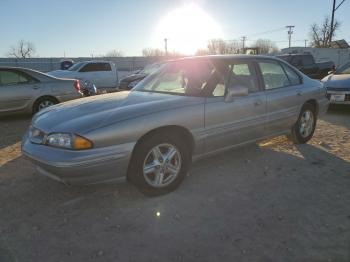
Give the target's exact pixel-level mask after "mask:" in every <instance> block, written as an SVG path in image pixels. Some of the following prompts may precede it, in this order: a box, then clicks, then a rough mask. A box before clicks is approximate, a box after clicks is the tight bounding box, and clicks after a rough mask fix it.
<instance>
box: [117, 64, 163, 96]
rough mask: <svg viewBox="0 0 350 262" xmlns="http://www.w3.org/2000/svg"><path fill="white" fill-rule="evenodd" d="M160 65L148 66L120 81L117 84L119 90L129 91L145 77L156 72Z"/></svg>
mask: <svg viewBox="0 0 350 262" xmlns="http://www.w3.org/2000/svg"><path fill="white" fill-rule="evenodd" d="M161 65H162V63H154V64H150V65H148V66H146V67H145V68H144V69H142V70H140V71H138V72H136V73H134V74H132V75H129V76H127V77H125V78H123V79H121V80H120V83H119V90H131V89H132V88H134V87H135V86H136V85H137V83H138V82H140V81H141V80H142V79H144V78H145V77H146V76H148V75H150V74H152V73H154V72H155V71H156V70H158V69H159V67H160V66H161Z"/></svg>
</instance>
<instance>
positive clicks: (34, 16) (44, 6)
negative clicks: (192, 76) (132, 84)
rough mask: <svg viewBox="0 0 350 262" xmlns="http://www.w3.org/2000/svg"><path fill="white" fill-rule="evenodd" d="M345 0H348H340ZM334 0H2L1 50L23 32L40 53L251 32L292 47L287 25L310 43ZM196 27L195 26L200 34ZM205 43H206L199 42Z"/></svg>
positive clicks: (137, 50)
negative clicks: (314, 28)
mask: <svg viewBox="0 0 350 262" xmlns="http://www.w3.org/2000/svg"><path fill="white" fill-rule="evenodd" d="M337 1H338V3H340V2H341V0H337ZM332 2H333V1H332V0H293V1H290V0H278V1H277V0H244V1H242V0H215V1H214V0H211V1H209V0H188V1H185V0H138V1H136V0H128V1H124V0H49V1H48V0H30V1H28V0H0V10H1V15H0V25H1V40H0V57H5V56H6V55H7V53H8V51H9V49H10V47H11V46H12V45H15V44H16V43H17V42H18V41H19V40H21V39H23V40H26V41H30V42H32V43H34V45H35V47H36V53H37V54H36V56H39V57H63V56H64V55H65V56H66V57H79V56H91V55H93V56H99V55H104V54H106V53H107V52H109V51H111V50H119V51H121V52H122V53H123V54H124V55H125V56H136V55H141V54H142V49H143V48H147V47H154V48H163V46H164V38H168V50H169V51H179V52H185V53H186V52H191V50H190V47H191V48H192V49H193V48H194V46H195V45H203V42H205V41H206V40H205V41H204V39H206V38H208V39H210V38H214V37H216V38H217V37H220V38H223V39H225V40H230V39H240V38H241V37H242V36H247V42H246V43H247V45H249V44H251V43H253V42H254V41H255V40H256V39H259V38H263V39H271V40H273V41H276V43H277V45H278V46H279V47H280V48H284V47H287V46H288V41H287V40H288V36H287V29H286V28H284V27H285V26H286V25H294V26H295V28H294V33H293V36H292V40H294V41H293V42H292V45H293V46H303V45H305V42H304V40H305V39H309V29H310V25H311V24H312V23H314V22H317V23H320V22H321V21H322V20H323V19H324V17H325V16H327V15H328V16H330V13H331V8H332ZM349 13H350V0H346V1H345V2H344V4H343V5H342V6H341V7H340V8H339V9H338V10H337V12H336V18H337V20H339V21H340V22H341V23H342V25H341V28H340V30H339V32H338V34H337V38H345V39H347V40H348V41H350V31H349V30H348V28H349V26H348V25H349V24H350V16H349V15H347V14H349ZM193 31H196V32H195V33H194V32H193ZM198 48H203V46H198Z"/></svg>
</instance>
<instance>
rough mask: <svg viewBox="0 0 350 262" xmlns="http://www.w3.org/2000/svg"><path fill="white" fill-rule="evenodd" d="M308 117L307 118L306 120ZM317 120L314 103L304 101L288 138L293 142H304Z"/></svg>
mask: <svg viewBox="0 0 350 262" xmlns="http://www.w3.org/2000/svg"><path fill="white" fill-rule="evenodd" d="M308 117H309V120H307V119H308ZM316 122H317V115H316V108H315V106H314V105H312V104H309V103H306V104H305V105H304V106H303V107H302V109H301V111H300V114H299V117H298V121H297V122H296V123H295V124H294V126H293V127H292V130H291V134H290V136H289V138H290V139H291V140H292V141H293V142H294V143H295V144H305V143H306V142H308V141H309V140H310V139H311V138H312V136H313V134H314V132H315V127H316Z"/></svg>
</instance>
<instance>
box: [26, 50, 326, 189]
mask: <svg viewBox="0 0 350 262" xmlns="http://www.w3.org/2000/svg"><path fill="white" fill-rule="evenodd" d="M328 104H329V101H328V99H327V98H326V91H325V88H324V87H323V84H322V83H321V82H320V81H316V80H312V79H310V78H309V77H307V76H305V75H303V74H302V73H300V72H299V71H298V70H296V69H295V68H293V67H291V66H290V65H288V64H287V63H285V62H283V61H281V60H279V59H276V58H271V57H263V56H207V57H192V58H185V59H180V60H175V61H170V62H169V63H167V64H166V65H165V66H163V67H162V68H160V69H159V70H158V71H156V72H154V73H153V74H151V75H149V76H148V77H146V78H145V79H144V80H143V81H141V82H140V83H139V84H138V85H137V86H136V87H135V88H134V89H133V90H132V91H125V92H120V93H114V94H108V95H102V96H95V97H89V98H84V99H82V100H80V101H79V102H76V101H71V102H67V103H63V104H60V105H56V106H53V107H50V108H48V109H46V110H43V111H42V112H39V113H38V114H37V115H36V116H35V117H34V119H33V121H32V124H31V127H30V128H29V130H28V132H27V133H26V134H25V136H24V138H23V143H22V150H23V153H24V154H25V155H26V156H27V157H28V158H29V159H30V160H32V161H33V163H34V164H35V165H37V168H38V171H39V172H40V173H41V174H44V175H46V176H49V177H51V178H53V179H55V180H58V181H61V182H64V183H66V184H85V185H86V184H95V183H101V182H113V181H118V180H121V179H124V178H127V179H128V180H129V181H131V182H132V183H134V184H135V185H136V186H137V187H138V188H139V189H140V190H141V191H142V192H144V193H145V194H150V195H158V194H163V193H166V192H169V191H171V190H174V189H175V188H177V187H178V186H179V185H180V183H181V182H182V180H183V179H184V178H185V176H186V174H187V172H188V169H189V167H190V164H191V162H192V160H197V159H200V158H203V157H207V156H210V155H212V154H214V153H218V152H222V151H224V150H228V149H231V148H233V147H237V146H241V145H244V144H247V143H253V142H255V141H257V140H260V139H264V138H267V137H273V136H278V135H281V134H287V135H289V137H290V138H291V139H292V140H293V141H294V142H295V143H306V142H307V141H308V140H309V139H311V137H312V135H313V133H314V130H315V125H316V120H317V117H318V115H320V114H323V113H324V112H326V110H327V108H328ZM81 112H85V114H83V115H82V114H81Z"/></svg>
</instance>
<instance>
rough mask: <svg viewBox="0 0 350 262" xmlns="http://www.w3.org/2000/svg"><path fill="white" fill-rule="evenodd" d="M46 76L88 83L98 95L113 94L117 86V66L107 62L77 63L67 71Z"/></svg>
mask: <svg viewBox="0 0 350 262" xmlns="http://www.w3.org/2000/svg"><path fill="white" fill-rule="evenodd" d="M48 74H49V75H51V76H54V77H59V78H74V79H78V80H80V82H81V83H85V82H89V84H91V85H95V86H96V88H97V91H98V92H99V93H102V92H104V91H107V92H115V91H116V88H117V86H118V70H117V66H116V65H115V63H113V62H109V61H86V62H79V63H76V64H74V65H73V66H71V67H70V68H68V70H56V71H51V72H49V73H48Z"/></svg>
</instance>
